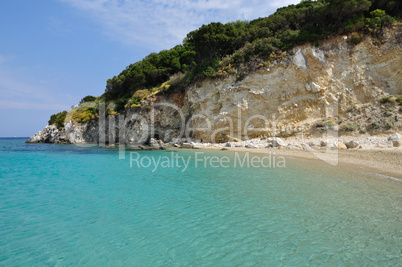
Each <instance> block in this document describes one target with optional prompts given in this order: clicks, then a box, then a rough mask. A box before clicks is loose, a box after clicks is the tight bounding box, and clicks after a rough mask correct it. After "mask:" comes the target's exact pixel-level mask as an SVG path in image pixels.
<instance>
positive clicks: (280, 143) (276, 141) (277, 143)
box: [272, 138, 286, 148]
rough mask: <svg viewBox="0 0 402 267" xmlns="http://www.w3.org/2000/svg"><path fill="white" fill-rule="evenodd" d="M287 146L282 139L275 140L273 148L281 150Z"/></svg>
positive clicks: (273, 140)
mask: <svg viewBox="0 0 402 267" xmlns="http://www.w3.org/2000/svg"><path fill="white" fill-rule="evenodd" d="M285 145H286V143H285V142H284V141H283V140H282V139H280V138H274V139H272V146H273V147H278V148H281V147H283V146H285Z"/></svg>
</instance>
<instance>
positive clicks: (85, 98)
mask: <svg viewBox="0 0 402 267" xmlns="http://www.w3.org/2000/svg"><path fill="white" fill-rule="evenodd" d="M95 100H96V97H94V96H91V95H87V96H86V97H84V98H83V99H81V101H80V105H81V104H83V103H85V102H93V101H95Z"/></svg>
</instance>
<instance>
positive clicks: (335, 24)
mask: <svg viewBox="0 0 402 267" xmlns="http://www.w3.org/2000/svg"><path fill="white" fill-rule="evenodd" d="M401 6H402V4H401V3H400V1H383V0H317V1H310V0H304V1H302V2H300V3H299V4H297V5H290V6H288V7H283V8H279V9H278V10H277V11H276V12H275V13H274V14H272V15H270V16H269V17H266V18H259V19H256V20H253V21H250V22H248V21H236V22H229V23H226V24H222V23H219V22H218V23H215V22H213V23H210V24H208V25H203V26H201V27H200V28H199V29H197V30H195V31H192V32H190V33H189V34H187V37H186V38H185V39H184V41H183V44H182V45H178V46H175V47H174V48H172V49H170V50H163V51H161V52H159V53H151V54H150V55H148V56H147V57H145V58H144V59H143V60H141V61H139V62H136V63H134V64H131V65H130V66H128V67H127V68H126V69H125V70H123V71H122V72H121V73H120V74H119V75H118V76H115V77H113V78H111V79H109V80H107V86H106V90H105V94H104V96H105V97H106V100H116V99H119V98H122V97H124V96H125V95H129V96H132V95H133V93H134V92H135V91H137V90H140V89H144V88H146V89H151V88H153V87H156V86H159V85H160V84H162V83H164V82H166V81H167V80H168V79H169V77H170V76H172V75H174V74H176V73H179V72H181V73H185V77H184V78H183V81H182V83H181V85H183V84H190V83H192V82H194V81H196V80H198V79H202V78H205V77H214V76H215V75H216V71H217V69H218V67H219V66H220V64H219V63H220V61H221V60H222V59H223V58H225V57H229V58H230V62H229V63H230V64H234V65H235V66H236V65H239V64H241V63H244V62H248V61H250V60H252V59H253V58H255V57H259V58H263V59H264V58H265V59H267V58H269V56H270V55H272V53H278V54H281V53H282V51H284V50H287V49H290V48H292V47H294V46H295V45H298V44H302V43H305V42H314V43H316V42H317V40H318V39H319V38H327V37H329V36H331V35H337V34H342V33H348V32H353V31H359V30H360V31H363V32H366V33H370V32H373V31H375V32H376V33H377V30H379V29H381V28H382V27H384V26H387V25H388V24H391V23H393V22H394V17H395V18H400V17H401ZM355 41H356V42H358V41H359V40H355ZM223 67H225V66H223ZM218 76H222V75H218ZM182 87H183V86H182ZM128 99H129V98H127V101H128Z"/></svg>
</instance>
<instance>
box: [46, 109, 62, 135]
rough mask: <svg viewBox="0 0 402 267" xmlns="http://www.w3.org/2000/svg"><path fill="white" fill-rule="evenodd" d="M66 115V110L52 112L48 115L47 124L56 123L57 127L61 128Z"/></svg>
mask: <svg viewBox="0 0 402 267" xmlns="http://www.w3.org/2000/svg"><path fill="white" fill-rule="evenodd" d="M66 116H67V111H62V112H59V113H57V114H53V115H52V116H50V120H49V122H48V123H49V125H56V126H57V128H58V129H59V130H60V129H61V128H63V125H64V121H65V119H66Z"/></svg>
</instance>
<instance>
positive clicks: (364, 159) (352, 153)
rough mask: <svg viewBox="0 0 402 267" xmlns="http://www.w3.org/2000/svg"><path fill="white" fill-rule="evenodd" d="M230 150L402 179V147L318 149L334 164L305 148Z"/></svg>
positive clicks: (237, 148) (231, 149)
mask: <svg viewBox="0 0 402 267" xmlns="http://www.w3.org/2000/svg"><path fill="white" fill-rule="evenodd" d="M205 149H214V150H216V149H221V148H217V147H205ZM228 150H230V151H233V152H235V151H241V152H252V153H257V154H266V153H268V152H270V151H271V152H272V153H274V154H275V155H278V156H284V157H292V158H296V159H303V160H308V161H310V162H311V163H315V164H321V165H323V166H324V167H325V166H327V167H335V168H340V169H345V168H351V169H355V170H356V169H359V168H363V169H364V170H365V171H368V172H373V173H378V174H381V175H385V176H391V177H394V178H397V179H400V180H401V181H402V147H399V148H388V149H359V150H356V149H355V150H349V149H348V150H336V151H326V152H322V151H317V153H328V154H329V156H330V157H332V158H334V157H337V158H338V163H337V164H336V165H335V166H334V165H332V164H329V163H327V162H325V161H324V160H322V159H320V158H318V157H317V156H316V155H315V153H312V152H311V151H305V150H292V149H267V148H255V149H249V148H239V147H234V148H228Z"/></svg>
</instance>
